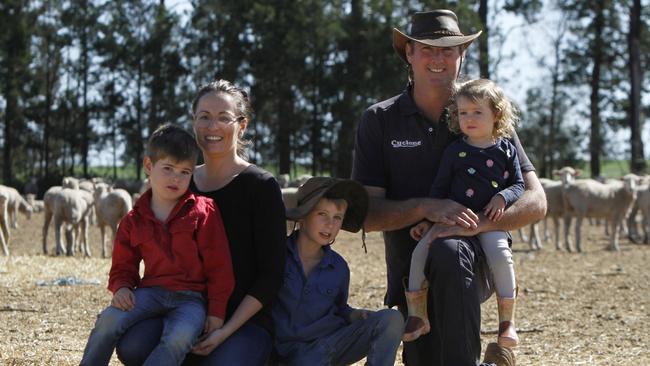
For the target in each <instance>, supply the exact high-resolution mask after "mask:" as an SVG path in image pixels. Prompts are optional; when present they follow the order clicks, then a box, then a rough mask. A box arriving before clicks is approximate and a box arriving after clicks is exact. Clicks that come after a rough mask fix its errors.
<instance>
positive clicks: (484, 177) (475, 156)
mask: <svg viewBox="0 0 650 366" xmlns="http://www.w3.org/2000/svg"><path fill="white" fill-rule="evenodd" d="M496 194H499V195H501V197H503V200H504V201H505V203H506V207H510V205H512V204H513V203H514V202H515V201H516V200H518V199H519V197H521V195H522V194H524V178H523V177H522V175H521V169H520V168H519V159H518V158H517V149H516V148H515V147H514V146H513V145H512V144H511V143H510V141H508V140H506V139H499V140H498V141H497V143H495V144H494V145H492V146H488V147H486V148H480V147H476V146H472V145H470V144H468V143H467V142H466V141H465V139H458V140H456V141H454V142H452V143H451V145H449V147H448V148H447V149H446V150H445V153H444V154H443V155H442V162H441V163H440V169H438V175H437V176H436V180H435V181H434V182H433V186H432V187H431V197H433V198H450V199H452V200H454V201H456V202H458V203H461V204H462V205H463V206H465V207H467V208H470V209H472V210H473V211H474V212H476V213H479V212H481V211H482V210H483V209H484V208H485V206H486V205H487V204H488V203H489V202H490V200H491V199H492V197H494V195H496Z"/></svg>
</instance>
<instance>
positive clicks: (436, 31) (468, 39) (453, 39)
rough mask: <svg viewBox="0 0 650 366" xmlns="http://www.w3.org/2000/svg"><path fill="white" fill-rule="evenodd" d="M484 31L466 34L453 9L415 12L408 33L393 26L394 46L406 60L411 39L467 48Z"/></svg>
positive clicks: (433, 44) (443, 45) (429, 43)
mask: <svg viewBox="0 0 650 366" xmlns="http://www.w3.org/2000/svg"><path fill="white" fill-rule="evenodd" d="M482 32H483V31H478V32H477V33H474V34H471V35H468V36H466V35H464V34H463V33H461V32H460V28H459V27H458V17H457V16H456V14H454V12H453V11H451V10H446V9H438V10H432V11H424V12H418V13H415V14H413V17H412V18H411V31H410V32H409V33H408V34H406V33H402V32H401V31H400V30H399V29H397V28H393V48H394V49H395V52H397V55H399V57H401V58H402V60H404V61H406V62H408V61H407V60H406V50H405V48H406V42H408V41H409V40H412V41H416V42H420V43H424V44H428V45H429V46H434V47H454V46H461V45H462V46H464V48H467V47H468V46H469V45H470V43H472V41H473V40H475V39H476V38H478V36H480V35H481V33H482Z"/></svg>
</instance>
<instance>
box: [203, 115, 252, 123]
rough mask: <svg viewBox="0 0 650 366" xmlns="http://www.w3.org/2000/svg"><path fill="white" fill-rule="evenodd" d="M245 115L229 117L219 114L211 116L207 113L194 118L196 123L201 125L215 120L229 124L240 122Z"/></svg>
mask: <svg viewBox="0 0 650 366" xmlns="http://www.w3.org/2000/svg"><path fill="white" fill-rule="evenodd" d="M244 118H245V117H244V116H238V117H231V116H228V115H223V114H222V115H219V116H218V117H217V118H211V117H210V116H208V115H207V114H202V115H200V116H198V117H197V118H196V123H197V124H200V125H202V126H207V125H209V124H210V123H212V122H217V123H220V124H222V125H230V124H233V123H235V122H240V121H241V120H243V119H244Z"/></svg>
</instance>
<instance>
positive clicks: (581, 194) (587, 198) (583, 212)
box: [528, 167, 650, 252]
mask: <svg viewBox="0 0 650 366" xmlns="http://www.w3.org/2000/svg"><path fill="white" fill-rule="evenodd" d="M553 175H555V176H557V177H559V178H560V180H559V181H554V180H550V179H544V178H541V179H540V181H541V183H542V186H543V187H544V192H545V193H546V200H547V205H548V206H547V207H548V209H547V212H546V218H545V219H544V239H545V240H548V239H549V237H550V235H549V233H548V226H547V219H549V218H550V219H552V220H553V222H554V227H555V247H556V249H558V250H560V249H561V248H562V236H561V235H560V226H561V225H560V222H562V223H563V225H564V245H565V247H566V250H567V251H571V250H572V248H571V241H570V231H571V223H572V222H575V249H576V250H577V251H578V252H580V251H582V244H581V241H582V239H581V227H582V222H583V219H585V218H587V219H589V220H592V219H598V220H601V219H603V220H605V234H606V235H607V236H609V245H608V246H607V248H606V249H608V250H619V248H620V247H619V234H620V232H623V233H624V234H627V235H628V237H629V238H630V240H632V241H634V242H638V241H640V235H639V232H638V227H637V215H638V213H639V211H640V212H641V227H642V229H643V233H644V238H643V242H644V243H646V244H647V243H648V242H649V240H650V237H649V235H650V176H644V177H640V176H637V175H634V174H626V175H625V176H623V177H621V178H620V179H603V180H595V179H576V177H578V176H579V175H580V171H579V170H576V169H574V168H571V167H564V168H562V169H559V170H556V171H554V172H553ZM538 225H539V223H534V224H533V225H531V227H530V237H529V239H528V240H529V244H530V246H531V248H532V249H534V250H535V249H539V248H541V245H542V240H541V238H540V235H539V232H538Z"/></svg>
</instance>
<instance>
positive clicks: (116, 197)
mask: <svg viewBox="0 0 650 366" xmlns="http://www.w3.org/2000/svg"><path fill="white" fill-rule="evenodd" d="M94 195H95V206H96V207H95V211H96V214H97V226H99V230H100V232H101V237H102V258H106V256H107V254H106V240H105V227H106V226H107V225H108V226H109V227H110V228H111V230H112V233H113V235H112V237H111V238H112V239H111V242H112V241H113V240H115V232H116V231H117V225H118V224H119V222H120V220H122V217H124V216H125V215H126V214H127V213H128V212H129V211H130V210H131V207H132V206H133V204H132V202H131V196H130V195H129V192H127V191H126V190H124V189H120V188H116V189H113V188H112V187H110V186H109V185H108V184H106V183H98V184H95V193H94Z"/></svg>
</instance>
